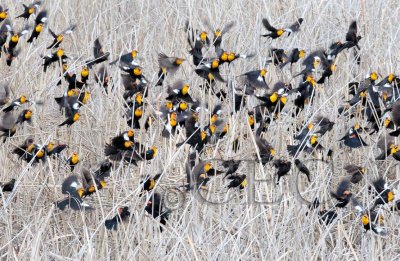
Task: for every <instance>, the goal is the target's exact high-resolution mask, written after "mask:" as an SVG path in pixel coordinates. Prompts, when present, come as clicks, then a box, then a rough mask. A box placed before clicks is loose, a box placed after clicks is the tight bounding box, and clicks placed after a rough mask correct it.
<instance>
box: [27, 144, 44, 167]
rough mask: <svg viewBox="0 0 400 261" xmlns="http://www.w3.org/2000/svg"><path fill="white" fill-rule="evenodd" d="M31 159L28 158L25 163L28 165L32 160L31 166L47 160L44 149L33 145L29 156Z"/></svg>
mask: <svg viewBox="0 0 400 261" xmlns="http://www.w3.org/2000/svg"><path fill="white" fill-rule="evenodd" d="M30 156H31V157H29V158H28V160H27V162H28V163H29V162H30V161H31V160H32V159H34V162H33V164H35V163H38V162H40V161H42V162H45V161H46V158H47V153H46V148H45V147H43V146H41V145H38V144H34V149H33V151H32V153H31V155H30Z"/></svg>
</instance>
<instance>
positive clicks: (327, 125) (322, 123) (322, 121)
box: [315, 116, 335, 136]
mask: <svg viewBox="0 0 400 261" xmlns="http://www.w3.org/2000/svg"><path fill="white" fill-rule="evenodd" d="M315 123H316V124H318V126H319V129H318V130H317V131H316V132H315V133H319V134H320V135H321V136H323V135H324V134H325V133H327V132H328V131H331V130H332V128H333V125H335V123H334V122H332V121H330V120H329V119H328V118H326V117H323V116H318V117H317V118H316V119H315Z"/></svg>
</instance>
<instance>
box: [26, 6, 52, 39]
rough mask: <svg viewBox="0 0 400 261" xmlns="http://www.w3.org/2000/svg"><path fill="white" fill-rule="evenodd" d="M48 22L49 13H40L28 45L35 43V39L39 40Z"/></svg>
mask: <svg viewBox="0 0 400 261" xmlns="http://www.w3.org/2000/svg"><path fill="white" fill-rule="evenodd" d="M46 21H47V11H46V10H42V11H40V12H39V13H38V15H37V16H36V18H35V27H34V28H33V30H32V33H31V36H30V37H29V39H28V41H27V42H28V43H31V42H33V40H34V39H36V38H38V36H39V35H40V33H41V32H42V31H43V25H44V23H45V22H46Z"/></svg>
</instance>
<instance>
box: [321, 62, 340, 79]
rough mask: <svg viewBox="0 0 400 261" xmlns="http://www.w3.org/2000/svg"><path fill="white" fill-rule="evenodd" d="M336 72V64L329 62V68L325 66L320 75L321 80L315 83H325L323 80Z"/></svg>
mask: <svg viewBox="0 0 400 261" xmlns="http://www.w3.org/2000/svg"><path fill="white" fill-rule="evenodd" d="M335 71H336V63H335V62H331V64H330V65H329V66H327V67H326V68H325V70H324V72H323V73H322V76H321V78H320V79H319V80H318V81H317V83H319V84H322V83H324V82H325V79H326V78H328V79H329V77H331V76H332V74H333V73H334V72H335Z"/></svg>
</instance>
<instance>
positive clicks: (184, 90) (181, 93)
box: [166, 81, 193, 103]
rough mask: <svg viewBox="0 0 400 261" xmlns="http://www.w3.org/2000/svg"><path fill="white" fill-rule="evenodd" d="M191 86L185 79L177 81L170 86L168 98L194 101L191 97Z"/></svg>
mask: <svg viewBox="0 0 400 261" xmlns="http://www.w3.org/2000/svg"><path fill="white" fill-rule="evenodd" d="M189 88H190V87H189V84H187V83H185V82H184V81H176V82H175V83H174V84H173V85H171V86H168V89H167V94H168V96H167V98H166V99H167V100H170V101H175V100H184V101H186V102H190V103H192V102H193V99H192V97H190V94H189Z"/></svg>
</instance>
